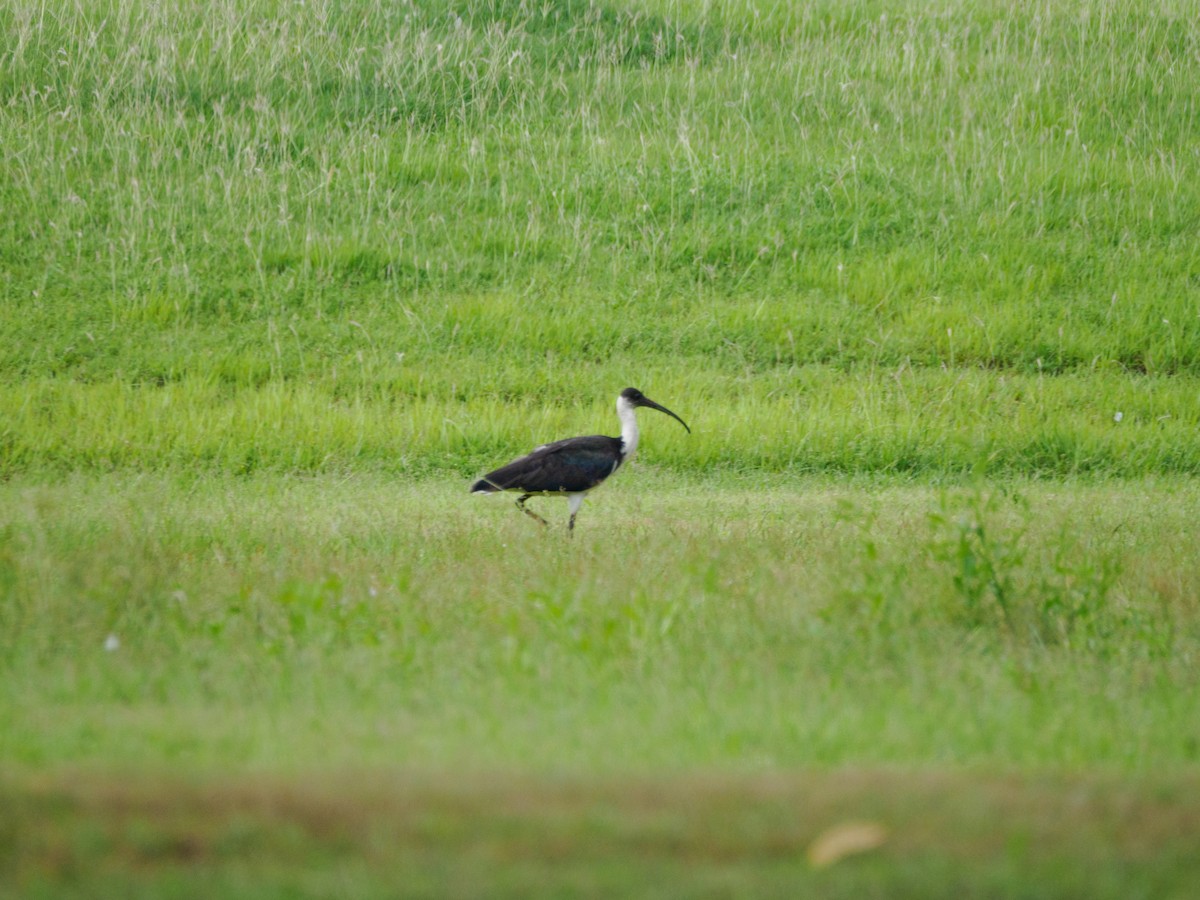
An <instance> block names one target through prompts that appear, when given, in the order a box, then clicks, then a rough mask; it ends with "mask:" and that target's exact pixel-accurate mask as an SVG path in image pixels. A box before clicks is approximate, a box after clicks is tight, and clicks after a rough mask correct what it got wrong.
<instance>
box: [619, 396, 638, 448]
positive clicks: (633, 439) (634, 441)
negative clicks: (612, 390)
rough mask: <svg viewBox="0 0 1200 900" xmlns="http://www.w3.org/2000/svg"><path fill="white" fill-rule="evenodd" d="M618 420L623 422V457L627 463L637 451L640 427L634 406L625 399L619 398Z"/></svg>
mask: <svg viewBox="0 0 1200 900" xmlns="http://www.w3.org/2000/svg"><path fill="white" fill-rule="evenodd" d="M617 418H619V419H620V420H621V456H622V457H623V461H625V462H627V461H629V460H630V459H632V458H633V454H634V452H635V451H636V450H637V445H638V427H637V416H636V415H634V412H633V404H632V403H630V402H629V401H628V400H626V399H625V398H624V397H618V398H617Z"/></svg>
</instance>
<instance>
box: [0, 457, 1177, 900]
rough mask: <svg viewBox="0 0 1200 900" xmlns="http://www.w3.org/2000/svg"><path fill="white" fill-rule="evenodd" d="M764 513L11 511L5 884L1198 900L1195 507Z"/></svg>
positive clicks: (297, 508) (787, 496)
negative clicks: (859, 833)
mask: <svg viewBox="0 0 1200 900" xmlns="http://www.w3.org/2000/svg"><path fill="white" fill-rule="evenodd" d="M771 487H772V489H771V490H769V491H763V490H762V489H761V487H760V486H759V485H757V484H753V485H752V486H751V485H750V484H749V483H743V484H738V483H737V482H736V481H734V480H731V481H730V482H729V483H727V484H725V485H724V486H714V485H713V484H711V483H708V482H701V483H695V482H689V481H687V480H680V479H678V478H677V477H674V476H668V475H665V474H662V473H656V472H654V471H653V470H645V469H642V470H640V471H638V470H635V471H633V472H630V473H624V474H623V475H622V479H621V480H619V481H618V482H616V483H614V484H613V485H612V486H610V487H606V488H605V489H604V491H603V492H601V493H600V494H598V495H596V496H595V497H594V498H593V500H592V501H590V502H589V503H588V504H587V506H586V508H585V509H584V511H583V513H582V515H581V520H580V524H579V527H578V529H577V533H576V536H575V538H574V539H573V540H572V539H568V537H567V535H566V533H565V529H564V528H563V521H562V520H563V518H564V513H565V510H564V509H562V508H560V507H561V506H562V504H561V501H557V500H548V501H542V505H543V507H544V509H543V511H545V512H547V514H548V515H551V516H552V518H553V519H554V521H555V525H556V528H555V529H554V530H552V531H549V532H547V531H544V530H543V529H542V528H541V527H540V526H538V525H536V524H535V523H533V522H530V521H529V520H528V519H527V518H525V517H523V516H521V515H520V514H519V513H518V512H517V511H516V510H515V509H514V508H513V506H512V504H511V503H510V502H506V501H504V500H503V499H496V498H478V497H470V496H469V495H467V494H466V493H465V485H464V484H463V483H460V482H449V483H446V482H440V481H433V480H428V479H426V480H422V481H417V482H403V481H397V480H396V479H392V478H386V477H374V476H370V477H368V476H355V477H351V478H348V479H334V478H320V479H315V480H313V479H295V478H289V479H279V478H275V477H256V478H251V479H234V478H214V477H212V476H199V477H191V476H188V477H179V476H175V477H161V476H145V475H127V476H111V475H110V476H72V477H69V478H68V479H66V480H65V481H63V482H38V481H33V480H27V479H26V480H18V481H14V482H10V483H9V484H7V485H5V486H3V488H2V489H0V499H2V502H0V510H4V515H3V521H2V522H0V535H2V536H3V543H2V544H0V579H2V583H3V588H4V594H5V597H6V601H5V603H4V605H3V606H2V607H0V659H2V660H3V661H4V672H3V675H4V677H3V679H0V683H2V685H3V687H2V689H0V758H2V759H3V760H5V770H4V771H5V777H4V780H3V784H4V785H5V787H4V788H3V790H4V791H6V792H7V796H8V797H9V801H10V802H9V803H8V804H6V805H7V806H8V807H9V808H11V809H14V810H16V811H17V812H16V813H14V815H15V816H16V818H15V819H10V825H9V830H8V831H7V832H0V856H2V855H7V857H8V858H9V859H10V860H11V861H12V863H13V865H12V866H11V868H10V869H9V871H10V872H12V873H13V874H12V875H10V880H9V882H8V884H9V886H10V888H11V889H12V890H15V891H17V892H18V893H19V894H20V895H22V896H37V895H38V891H41V892H42V893H43V895H46V896H71V895H74V893H75V892H77V891H80V890H82V891H85V892H86V891H87V890H89V889H91V888H92V887H93V886H94V885H97V884H98V885H101V886H102V887H103V889H104V890H106V891H107V890H111V891H112V892H113V893H114V894H115V893H121V892H122V891H129V890H140V891H144V892H145V893H146V894H147V895H150V894H157V895H170V894H171V893H172V892H174V893H186V887H185V886H186V884H188V883H191V882H192V881H193V880H194V879H195V878H198V877H205V878H210V877H212V878H215V879H216V883H217V884H219V885H221V890H222V891H223V892H224V893H226V894H227V895H229V896H241V895H243V894H246V893H247V891H249V892H255V891H261V890H268V889H270V890H276V891H279V892H280V893H281V894H283V893H287V892H289V891H290V892H292V893H301V894H305V895H315V894H321V893H325V892H327V891H328V890H330V889H331V888H330V887H329V885H330V884H331V883H336V882H337V881H338V879H340V878H343V877H345V878H350V880H351V883H352V884H354V885H356V887H355V888H353V889H351V888H347V890H350V891H351V892H353V893H362V894H365V895H374V894H376V893H379V894H381V895H383V894H385V893H388V891H389V890H392V889H388V888H385V885H387V884H388V883H389V879H390V878H391V877H392V875H393V873H394V872H395V871H397V867H400V870H403V871H405V872H409V873H410V876H409V877H410V878H411V879H412V880H411V882H408V881H406V882H405V884H406V885H407V886H408V887H407V890H408V892H409V893H411V894H412V895H421V894H422V893H423V891H428V890H434V891H435V892H441V891H437V890H436V888H434V887H426V888H422V887H421V885H440V886H441V888H442V891H450V892H452V893H458V894H461V895H472V894H478V893H480V892H486V890H485V889H484V888H483V887H481V885H484V884H487V883H488V880H489V879H491V880H492V882H493V883H495V884H497V885H498V886H499V887H498V888H497V889H498V890H502V891H504V892H510V893H512V894H513V895H518V894H522V893H529V892H530V891H533V892H537V891H539V890H540V891H542V892H544V893H546V894H556V893H559V892H561V891H564V890H566V891H574V892H575V893H578V894H585V895H599V894H604V893H610V892H611V891H614V890H615V891H618V892H630V891H632V892H634V893H638V892H641V893H642V894H646V895H651V894H653V893H654V891H653V889H652V888H649V887H647V885H651V884H654V883H659V882H661V880H662V879H669V880H670V881H671V883H674V884H678V885H679V886H680V888H679V889H680V890H681V891H683V892H684V893H691V894H694V895H711V894H712V893H714V892H717V893H719V892H721V891H723V890H733V891H735V892H737V891H745V892H764V891H766V892H769V891H770V885H771V884H780V885H790V886H791V887H792V888H793V889H801V888H805V887H807V888H808V889H816V888H817V887H822V886H823V888H822V889H824V890H828V891H830V892H831V893H832V894H833V895H846V896H850V895H860V894H861V892H862V891H867V892H868V893H872V892H874V893H878V894H880V895H883V894H889V895H897V893H898V894H899V895H911V896H920V895H924V896H930V895H932V896H957V895H962V894H963V892H964V891H966V892H967V894H968V895H970V894H971V892H972V891H974V892H976V893H977V894H978V895H980V896H987V895H989V892H991V891H998V892H1001V893H1009V892H1013V891H1017V892H1024V891H1025V890H1026V889H1027V888H1028V886H1029V885H1030V884H1032V883H1034V882H1033V881H1031V879H1033V880H1034V881H1037V882H1038V883H1040V884H1041V885H1042V887H1041V888H1040V889H1039V891H1040V895H1044V896H1062V895H1068V894H1071V893H1078V892H1079V891H1083V892H1085V893H1089V894H1093V895H1096V896H1114V897H1115V896H1120V895H1121V894H1122V892H1128V891H1129V890H1131V889H1133V888H1134V887H1135V886H1138V885H1155V886H1157V887H1156V889H1155V890H1154V893H1155V894H1156V895H1170V894H1171V893H1172V891H1174V892H1175V893H1176V894H1177V895H1179V896H1183V895H1185V893H1186V892H1185V891H1184V889H1183V887H1182V886H1183V885H1185V884H1188V883H1190V880H1191V878H1192V876H1193V875H1194V873H1195V867H1194V863H1192V862H1189V860H1191V859H1192V855H1191V854H1190V851H1188V850H1185V848H1190V847H1191V846H1192V845H1193V844H1194V837H1195V834H1196V827H1197V826H1196V822H1197V816H1198V815H1200V810H1198V809H1197V808H1196V807H1195V805H1194V803H1192V802H1191V801H1190V800H1188V799H1187V798H1188V797H1190V796H1193V795H1194V786H1193V781H1194V778H1195V774H1196V771H1197V768H1196V762H1197V757H1198V755H1200V730H1197V727H1196V723H1197V722H1200V708H1198V706H1197V703H1198V701H1197V697H1200V693H1198V692H1197V690H1196V688H1197V683H1196V674H1195V672H1196V670H1195V665H1194V661H1195V658H1196V655H1197V651H1198V650H1200V618H1198V617H1197V610H1196V605H1195V602H1194V597H1195V596H1196V591H1197V587H1198V585H1197V579H1198V578H1200V558H1198V557H1197V551H1196V547H1195V542H1194V541H1193V540H1192V539H1191V526H1192V523H1193V522H1194V521H1195V517H1196V508H1197V503H1198V502H1200V497H1198V496H1197V489H1196V486H1195V485H1194V484H1193V483H1191V482H1190V481H1184V482H1173V481H1169V482H1163V483H1144V482H1130V483H1124V484H1110V485H1101V486H1090V487H1089V486H1084V485H1078V484H1065V485H1044V486H1037V485H1028V486H1026V487H1025V488H1023V489H1022V490H1021V492H1020V493H1016V494H1014V493H1013V492H1012V491H1011V490H1008V491H1000V492H989V491H986V490H980V489H977V488H955V489H933V488H925V487H905V488H897V487H892V488H875V489H872V490H866V489H864V486H862V485H858V486H854V485H848V486H843V487H832V486H830V485H829V484H828V483H826V482H813V483H789V482H777V483H775V484H773V485H771ZM938 772H941V773H943V774H940V775H935V774H934V773H938ZM338 784H341V785H342V787H336V786H331V785H338ZM418 785H425V787H417V786H418ZM864 785H866V786H864ZM414 791H415V793H414ZM189 797H190V798H195V799H193V800H189V799H188V798H189ZM356 797H357V798H362V799H361V801H360V800H356V799H354V798H356ZM200 798H208V799H200ZM1039 798H1040V799H1039ZM1131 804H1132V805H1131ZM1164 817H1165V818H1164ZM863 818H866V819H868V820H871V821H879V822H881V823H883V824H884V825H885V826H886V827H887V828H889V829H890V830H891V833H892V834H893V837H892V838H891V839H889V841H888V842H887V843H886V844H885V847H884V848H883V849H881V850H880V851H879V854H878V855H876V856H872V857H867V858H864V860H863V861H862V862H861V863H860V862H858V861H845V862H843V863H839V864H838V865H837V866H835V867H834V868H832V869H830V870H828V871H826V870H815V869H813V868H811V867H810V866H809V865H808V863H807V862H806V860H805V857H804V852H805V849H806V848H807V846H808V845H809V843H810V842H811V841H812V840H813V839H814V838H815V837H816V835H817V834H818V833H819V832H820V830H821V829H823V828H825V827H829V826H830V825H833V824H836V823H837V822H839V821H843V820H846V819H851V820H856V819H863ZM918 823H919V824H918ZM1170 823H1173V824H1170ZM913 829H916V830H915V831H914V830H913ZM1071 835H1074V836H1071ZM1156 835H1158V837H1156ZM1039 836H1040V837H1039ZM547 841H549V842H551V846H552V847H554V848H555V849H553V850H552V851H548V850H546V849H545V842H547ZM1041 841H1046V842H1047V843H1045V844H1041V843H1040V842H1041ZM632 848H638V849H637V851H636V852H633V853H631V852H630V851H631V849H632ZM547 853H549V856H547ZM461 859H465V860H466V862H465V863H464V865H465V868H461V869H458V868H455V866H454V865H453V864H452V861H453V860H461ZM689 859H692V860H695V861H696V863H695V865H688V864H687V863H686V861H687V860H689ZM299 861H303V864H300V862H299ZM964 867H965V869H964ZM952 871H958V872H960V873H961V872H963V871H967V872H970V873H971V874H970V875H969V876H966V875H962V874H960V875H958V876H955V877H953V878H950V879H949V880H948V881H947V880H946V879H947V877H949V876H948V875H947V873H948V872H952ZM339 873H340V874H339ZM346 873H349V874H346ZM96 878H99V879H100V880H99V881H96V880H94V879H96ZM12 879H16V880H15V881H14V880H12ZM80 879H82V880H80ZM331 879H333V881H331ZM73 885H74V886H73ZM635 889H636V890H635ZM401 893H404V891H403V890H402V891H401Z"/></svg>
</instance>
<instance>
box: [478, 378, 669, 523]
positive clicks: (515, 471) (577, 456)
mask: <svg viewBox="0 0 1200 900" xmlns="http://www.w3.org/2000/svg"><path fill="white" fill-rule="evenodd" d="M639 406H647V407H649V408H650V409H657V410H658V411H659V412H663V413H666V414H667V415H668V416H670V417H671V418H673V419H674V420H675V421H677V422H678V423H679V424H680V425H682V426H683V427H684V428H686V429H687V431H688V433H689V434H690V433H691V431H692V429H690V428H688V426H687V423H686V422H685V421H683V419H681V418H679V416H677V415H675V413H673V412H671V411H670V410H669V409H667V408H666V407H665V406H659V405H658V404H657V403H655V402H654V401H653V400H651V399H650V398H649V397H647V396H646V395H645V394H643V393H642V392H641V391H639V390H638V389H637V388H625V390H623V391H621V394H620V396H619V397H617V417H618V418H620V420H621V436H620V437H605V436H604V435H602V434H593V435H588V436H587V437H573V438H567V439H566V440H562V441H555V442H554V443H553V444H543V445H542V446H540V447H536V448H534V450H533V452H532V453H530V454H529V455H527V456H522V457H521V458H520V459H514V460H513V461H512V462H510V463H509V464H508V465H506V466H501V467H500V468H499V469H496V471H494V472H488V474H486V475H484V476H483V477H482V478H480V479H479V480H478V481H476V482H475V483H474V484H473V485H471V492H472V493H475V494H494V493H496V492H497V491H520V492H521V496H520V497H518V498H517V508H518V509H519V510H521V512H523V513H525V515H527V516H532V517H533V518H535V519H537V520H538V521H539V522H541V523H542V524H543V525H545V524H547V523H546V520H545V519H543V518H542V517H541V516H539V515H538V514H537V513H535V512H534V511H533V510H531V509H528V508H527V507H526V506H525V501H526V500H528V499H529V498H530V497H532V496H533V495H534V494H565V495H566V497H567V503H568V508H569V510H570V513H571V520H570V524H569V525H568V526H567V528H568V530H570V531H573V530H574V529H575V516H576V514H577V513H578V512H579V507H580V506H582V505H583V498H584V497H585V496H586V495H587V492H588V491H590V490H591V489H592V488H594V487H596V486H597V485H599V484H600V483H601V482H602V481H604V479H606V478H608V476H610V475H611V474H612V473H613V472H615V471H617V469H619V468H620V467H621V465H622V463H625V462H627V461H628V460H629V459H630V458H632V456H633V454H634V451H636V450H637V445H638V424H637V416H636V415H635V414H634V410H636V409H637V408H638V407H639Z"/></svg>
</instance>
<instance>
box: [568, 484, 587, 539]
mask: <svg viewBox="0 0 1200 900" xmlns="http://www.w3.org/2000/svg"><path fill="white" fill-rule="evenodd" d="M583 497H584V495H583V494H571V495H570V496H569V497H568V498H567V505H568V509H570V510H571V520H570V521H569V522H568V523H567V534H568V535H569V536H571V537H574V536H575V516H577V515H578V514H579V507H581V506H583Z"/></svg>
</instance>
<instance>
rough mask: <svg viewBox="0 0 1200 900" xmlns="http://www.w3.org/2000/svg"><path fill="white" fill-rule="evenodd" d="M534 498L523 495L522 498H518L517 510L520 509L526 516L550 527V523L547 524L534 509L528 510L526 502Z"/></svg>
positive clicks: (529, 495)
mask: <svg viewBox="0 0 1200 900" xmlns="http://www.w3.org/2000/svg"><path fill="white" fill-rule="evenodd" d="M532 496H533V494H522V495H521V496H520V497H518V498H517V509H519V510H520V511H521V512H523V513H525V515H527V516H529V517H530V518H533V519H537V520H538V521H539V522H541V523H542V524H543V525H549V524H550V523H549V522H547V521H546V520H545V519H543V518H542V517H541V516H539V515H538V514H537V513H535V512H534V511H533V510H532V509H528V508H526V506H525V501H526V500H528V499H529V498H530V497H532Z"/></svg>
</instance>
